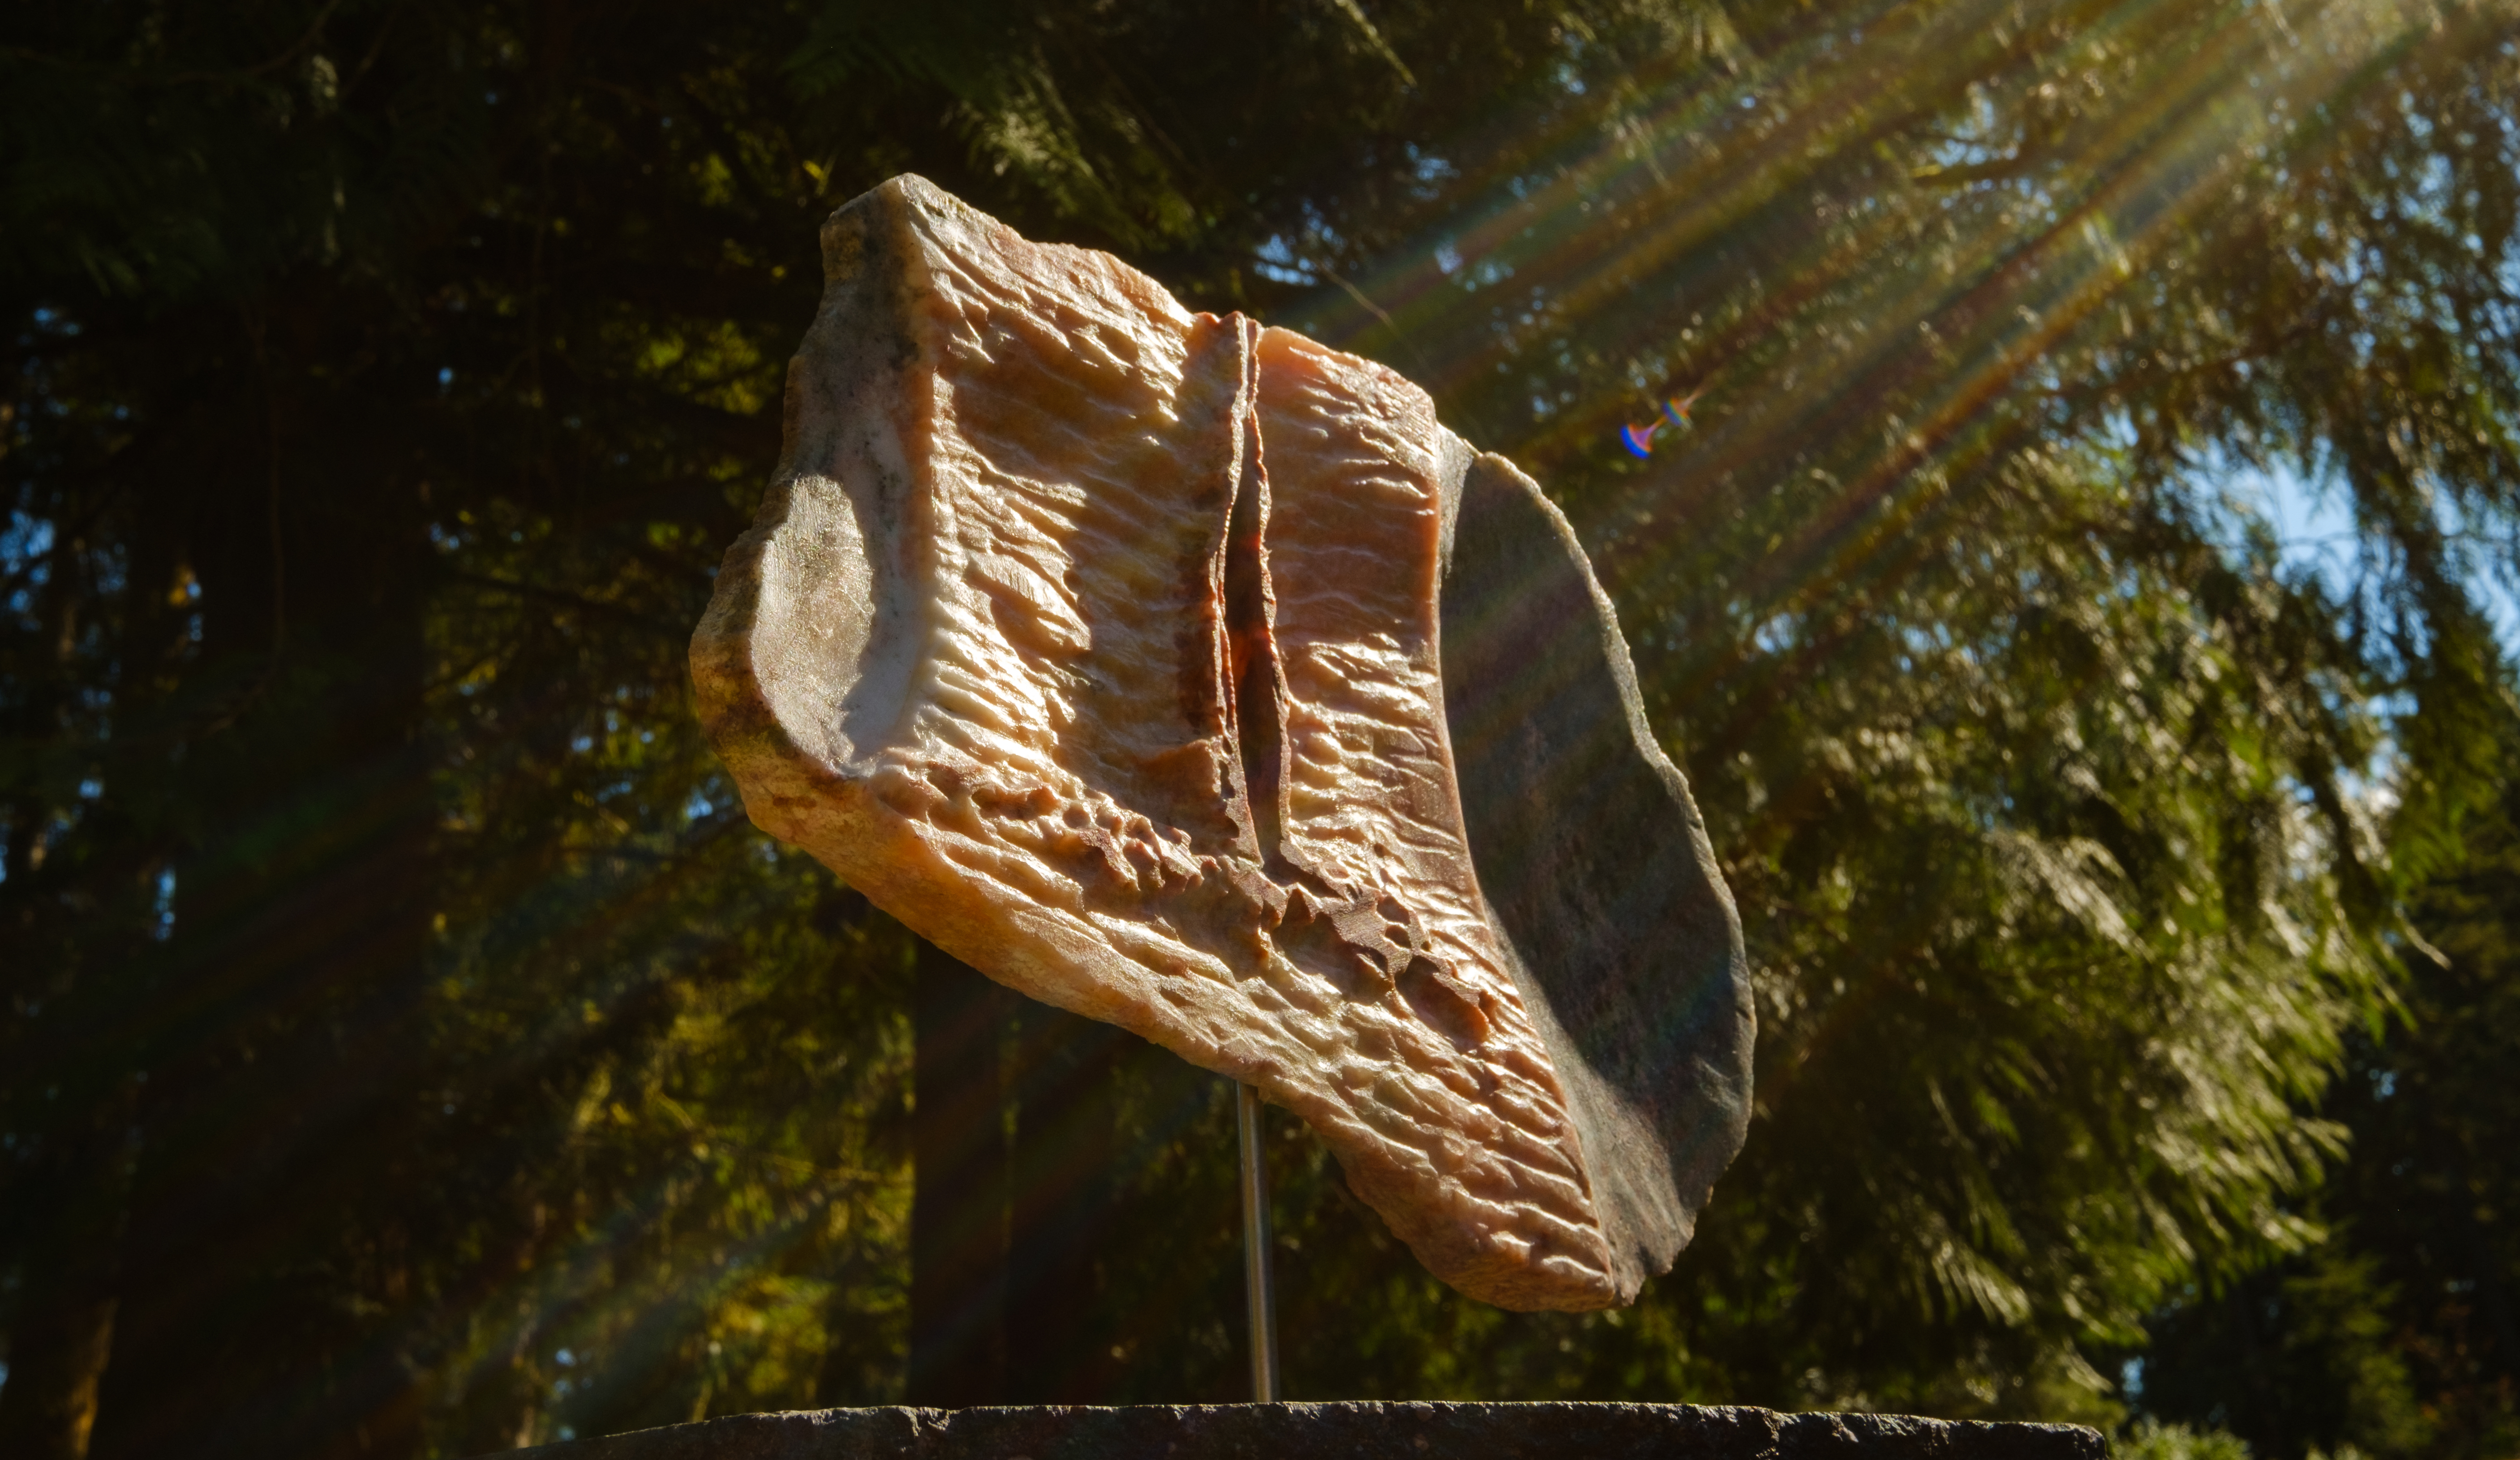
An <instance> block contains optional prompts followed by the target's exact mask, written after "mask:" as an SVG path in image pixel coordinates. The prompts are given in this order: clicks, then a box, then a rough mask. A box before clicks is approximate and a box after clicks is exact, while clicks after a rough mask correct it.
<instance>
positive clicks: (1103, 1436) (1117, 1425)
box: [509, 1402, 2109, 1460]
mask: <svg viewBox="0 0 2520 1460" xmlns="http://www.w3.org/2000/svg"><path fill="white" fill-rule="evenodd" d="M2108 1451H2109V1446H2108V1441H2107V1440H2106V1438H2105V1437H2102V1436H2101V1435H2100V1433H2099V1432H2098V1431H2096V1430H2092V1429H2087V1428H2085V1427H2083V1426H2080V1425H2036V1424H1990V1423H1982V1422H1977V1421H1963V1420H1931V1419H1919V1418H1914V1417H1912V1416H1907V1415H1885V1414H1779V1413H1777V1412H1776V1411H1773V1410H1766V1409H1747V1408H1733V1407H1708V1406H1698V1405H1688V1404H1586V1403H1532V1404H1456V1403H1439V1402H1416V1403H1379V1402H1341V1403H1322V1404H1212V1405H1154V1404H1148V1405H1132V1406H1126V1407H1117V1408H1095V1407H1086V1406H1066V1405H1038V1406H1006V1407H989V1408H973V1409H910V1408H904V1407H900V1406H891V1407H884V1408H874V1409H821V1410H802V1411H796V1412H792V1413H786V1414H746V1415H735V1416H730V1417H728V1418H725V1419H715V1420H704V1421H701V1422H699V1423H697V1424H690V1425H671V1426H667V1427H665V1428H662V1429H656V1430H641V1431H638V1432H635V1433H633V1434H629V1435H616V1436H612V1437H607V1438H602V1439H577V1440H567V1441H563V1442H562V1443H559V1444H550V1445H542V1446H539V1447H537V1448H534V1449H529V1450H518V1451H511V1452H509V1453H511V1454H513V1455H518V1456H531V1457H537V1460H1089V1457H1090V1460H1140V1457H1145V1460H1307V1457H1310V1456H1316V1455H1318V1456H1324V1457H1328V1456H1332V1455H1335V1456H1339V1457H1342V1460H1350V1457H1352V1460H1543V1457H1557V1456H1582V1457H1585V1460H1647V1457H1651V1460H1822V1457H1844V1460H2105V1457H2106V1456H2107V1454H2108Z"/></svg>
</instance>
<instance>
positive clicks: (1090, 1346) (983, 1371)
mask: <svg viewBox="0 0 2520 1460" xmlns="http://www.w3.org/2000/svg"><path fill="white" fill-rule="evenodd" d="M915 1000H916V1008H915V1022H916V1027H917V1037H918V1048H917V1051H916V1054H915V1055H914V1057H913V1073H912V1078H913V1082H914V1085H915V1092H914V1101H913V1111H912V1116H911V1143H912V1160H913V1162H914V1163H915V1165H916V1173H915V1177H914V1187H913V1192H912V1197H911V1216H910V1264H911V1276H910V1384H909V1389H908V1393H907V1398H908V1400H909V1402H911V1403H913V1404H935V1405H944V1406H963V1405H970V1404H1036V1403H1089V1402H1092V1401H1094V1400H1095V1399H1097V1398H1100V1397H1102V1396H1103V1395H1105V1394H1106V1393H1107V1392H1108V1391H1109V1387H1110V1379H1111V1372H1110V1363H1109V1360H1108V1358H1107V1353H1108V1349H1109V1340H1108V1335H1107V1332H1106V1329H1107V1325H1106V1324H1104V1323H1103V1322H1102V1316H1101V1314H1100V1313H1099V1311H1098V1308H1099V1304H1098V1297H1099V1294H1100V1291H1101V1284H1100V1281H1099V1277H1098V1263H1099V1259H1100V1258H1101V1256H1102V1252H1101V1248H1100V1239H1101V1237H1102V1233H1103V1232H1104V1231H1105V1230H1106V1229H1107V1228H1108V1227H1109V1225H1110V1213H1111V1204H1112V1199H1113V1182H1112V1178H1111V1164H1112V1155H1113V1152H1112V1146H1113V1130H1114V1127H1115V1102H1114V1097H1113V1088H1112V1087H1113V1079H1112V1076H1113V1073H1114V1071H1115V1068H1116V1066H1117V1063H1118V1058H1119V1054H1120V1051H1121V1049H1122V1047H1123V1044H1124V1043H1125V1042H1126V1041H1127V1039H1128V1036H1127V1035H1126V1034H1124V1033H1122V1032H1121V1031H1120V1030H1118V1029H1115V1028H1112V1027H1110V1026H1108V1025H1104V1024H1101V1023H1098V1022H1096V1021H1094V1020H1091V1019H1085V1018H1082V1017H1080V1016H1078V1015H1074V1014H1069V1013H1066V1012H1064V1011H1062V1010H1058V1009H1053V1008H1050V1007H1048V1006H1046V1005H1042V1004H1036V1003H1033V1002H1030V1001H1029V1000H1026V999H1024V998H1022V997H1020V996H1019V995H1016V994H1014V993H1012V992H1011V991H1009V990H1007V989H1005V988H1002V987H1000V986H999V985H998V984H996V983H993V982H991V981H989V980H987V979H986V978H983V977H982V976H981V975H980V974H978V973H976V972H974V971H973V970H972V969H971V968H970V967H969V966H968V965H967V964H964V963H961V962H959V961H957V960H956V959H954V958H953V957H951V956H950V955H948V954H946V953H944V952H942V951H940V950H938V949H937V948H936V947H934V946H933V945H931V944H922V945H921V948H920V954H919V973H918V984H917V993H916V995H915Z"/></svg>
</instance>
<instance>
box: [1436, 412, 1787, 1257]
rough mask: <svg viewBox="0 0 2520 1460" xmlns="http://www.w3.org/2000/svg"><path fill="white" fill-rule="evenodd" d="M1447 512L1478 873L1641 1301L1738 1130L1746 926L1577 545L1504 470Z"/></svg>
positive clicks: (1445, 631) (1449, 689)
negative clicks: (1644, 1286)
mask: <svg viewBox="0 0 2520 1460" xmlns="http://www.w3.org/2000/svg"><path fill="white" fill-rule="evenodd" d="M1454 491H1455V493H1456V500H1455V503H1454V504H1453V508H1452V513H1451V516H1452V519H1453V522H1452V531H1451V534H1450V535H1451V544H1450V552H1449V554H1448V561H1447V563H1446V567H1445V573H1444V584H1443V599H1442V611H1443V619H1442V649H1443V660H1444V717H1445V720H1446V723H1447V725H1448V727H1449V730H1450V733H1451V736H1452V741H1453V758H1454V765H1455V770H1456V774H1457V776H1458V777H1459V780H1460V785H1461V790H1462V810H1463V824H1464V825H1465V827H1466V828H1467V830H1468V833H1469V844H1470V855H1471V858H1472V860H1473V862H1474V863H1475V865H1476V866H1477V868H1478V876H1479V890H1480V891H1481V892H1482V893H1484V894H1485V896H1486V897H1487V900H1488V904H1489V906H1490V907H1491V908H1493V909H1494V911H1495V915H1496V919H1497V922H1498V924H1499V931H1500V932H1501V933H1502V934H1503V935H1504V936H1505V941H1506V943H1507V945H1508V950H1509V953H1510V957H1509V960H1508V963H1509V967H1510V969H1511V972H1512V975H1513V979H1514V981H1515V983H1516V984H1517V985H1518V987H1519V990H1520V992H1521V994H1522V999H1523V1004H1524V1005H1525V1007H1527V1008H1529V1009H1530V1010H1531V1013H1532V1019H1533V1022H1534V1024H1535V1025H1536V1026H1537V1027H1538V1029H1539V1033H1540V1036H1541V1038H1542V1040H1543V1041H1544V1042H1546V1043H1547V1044H1548V1046H1549V1058H1550V1062H1551V1063H1552V1064H1553V1065H1554V1066H1555V1067H1556V1070H1557V1074H1558V1078H1559V1079H1560V1080H1561V1081H1562V1082H1563V1083H1564V1085H1565V1087H1566V1095H1567V1103H1568V1106H1569V1108H1570V1110H1571V1112H1572V1114H1573V1115H1574V1118H1575V1124H1576V1128H1577V1130H1578V1132H1579V1134H1580V1137H1581V1139H1582V1141H1583V1143H1584V1166H1585V1171H1586V1173H1587V1175H1589V1176H1590V1178H1591V1180H1592V1185H1593V1194H1594V1199H1595V1201H1596V1203H1597V1205H1598V1209H1599V1211H1600V1216H1601V1223H1602V1230H1603V1233H1604V1235H1606V1236H1607V1237H1608V1238H1609V1239H1610V1245H1611V1250H1612V1251H1611V1257H1612V1260H1613V1261H1615V1262H1616V1263H1617V1264H1618V1271H1617V1274H1616V1275H1617V1277H1618V1280H1619V1287H1620V1291H1621V1292H1622V1293H1623V1294H1626V1295H1633V1294H1634V1293H1635V1292H1636V1290H1637V1288H1638V1287H1639V1286H1640V1284H1641V1283H1642V1282H1643V1279H1644V1278H1645V1277H1646V1276H1648V1275H1650V1274H1653V1273H1659V1272H1665V1271H1668V1270H1669V1269H1670V1267H1671V1262H1672V1257H1673V1255H1675V1254H1677V1253H1678V1252H1679V1251H1680V1250H1681V1248H1682V1247H1684V1246H1686V1245H1687V1243H1688V1239H1689V1237H1690V1235H1691V1234H1692V1232H1693V1231H1694V1230H1695V1227H1696V1223H1697V1213H1698V1211H1699V1209H1702V1208H1703V1207H1704V1206H1705V1205H1706V1198H1707V1194H1708V1192H1709V1190H1710V1189H1711V1188H1712V1187H1713V1186H1714V1184H1715V1178H1716V1177H1717V1176H1719V1175H1721V1174H1722V1173H1723V1171H1724V1168H1725V1166H1726V1165H1727V1164H1729V1163H1731V1162H1732V1160H1733V1154H1734V1153H1735V1152H1737V1151H1739V1150H1740V1149H1741V1139H1742V1135H1743V1133H1744V1131H1745V1130H1746V1128H1747V1126H1748V1124H1749V1118H1750V1044H1751V1038H1752V1035H1753V1032H1754V1022H1753V1016H1752V1013H1751V1006H1750V980H1749V971H1748V967H1747V964H1746V962H1745V960H1744V958H1743V955H1742V948H1741V925H1740V920H1739V918H1738V917H1736V916H1735V915H1734V913H1733V899H1732V897H1731V895H1730V894H1729V893H1727V892H1726V890H1725V888H1724V880H1723V875H1722V874H1721V873H1720V872H1719V871H1718V870H1717V868H1716V865H1715V851H1714V848H1713V847H1712V846H1711V845H1709V844H1708V842H1707V837H1706V828H1705V823H1704V822H1703V821H1702V820H1701V819H1700V818H1699V816H1698V813H1697V806H1696V803H1695V802H1694V801H1693V800H1692V799H1691V798H1690V797H1689V794H1688V782H1687V781H1686V780H1684V779H1683V778H1682V776H1681V773H1680V771H1679V769H1678V768H1677V767H1676V766H1674V765H1673V764H1672V763H1671V760H1670V758H1669V757H1668V756H1666V755H1665V754H1663V753H1662V748H1661V747H1660V746H1659V745H1658V744H1657V743H1656V742H1655V739H1654V734H1653V731H1652V729H1651V728H1650V727H1649V726H1648V725H1647V724H1646V721H1645V713H1644V705H1643V700H1642V698H1641V697H1640V696H1639V694H1638V691H1637V677H1636V670H1635V668H1634V666H1633V665H1632V664H1631V663H1630V662H1629V659H1628V646H1627V641H1626V640H1625V639H1623V638H1621V637H1620V635H1619V625H1618V622H1617V620H1616V618H1614V617H1613V616H1612V615H1611V611H1610V600H1609V597H1608V595H1606V594H1604V593H1603V592H1602V591H1601V588H1600V585H1599V584H1598V582H1597V581H1596V580H1595V578H1594V576H1593V570H1592V565H1591V564H1590V563H1588V562H1587V561H1586V560H1585V557H1584V550H1583V548H1582V547H1581V546H1580V545H1579V544H1578V543H1577V542H1576V540H1575V533H1574V530H1573V528H1571V527H1569V526H1568V525H1567V523H1566V519H1565V518H1564V517H1563V516H1561V515H1560V514H1559V513H1558V511H1557V509H1556V508H1555V507H1553V506H1552V505H1551V504H1550V501H1549V499H1548V498H1547V497H1545V496H1543V495H1542V494H1541V491H1540V488H1539V487H1538V486H1537V485H1535V484H1533V482H1532V480H1531V479H1530V478H1528V477H1525V476H1523V475H1522V473H1520V472H1519V471H1516V470H1515V469H1514V467H1513V465H1512V463H1510V462H1508V461H1507V460H1506V459H1505V458H1503V457H1501V456H1493V455H1489V456H1481V457H1479V458H1478V459H1477V460H1475V461H1473V462H1471V463H1470V464H1469V466H1468V468H1467V470H1466V471H1465V472H1464V473H1463V476H1462V478H1461V483H1460V485H1459V486H1458V487H1456V488H1454Z"/></svg>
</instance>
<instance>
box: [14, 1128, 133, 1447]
mask: <svg viewBox="0 0 2520 1460" xmlns="http://www.w3.org/2000/svg"><path fill="white" fill-rule="evenodd" d="M130 1121H131V1102H130V1099H129V1096H128V1091H127V1087H126V1089H125V1091H124V1093H122V1094H121V1095H119V1096H118V1097H114V1098H109V1099H108V1100H106V1101H105V1102H103V1104H102V1106H101V1107H100V1108H98V1110H97V1112H96V1114H95V1117H94V1118H92V1119H89V1120H87V1121H84V1122H82V1124H81V1126H80V1127H79V1128H76V1129H73V1130H70V1131H66V1132H63V1133H61V1135H59V1136H58V1137H56V1139H55V1142H54V1146H55V1153H54V1157H53V1159H52V1160H51V1161H48V1162H46V1163H44V1167H45V1168H44V1169H43V1171H42V1173H41V1179H40V1181H39V1182H33V1183H28V1185H27V1186H26V1187H22V1188H20V1190H19V1191H18V1192H16V1193H14V1194H13V1195H15V1196H16V1197H17V1199H18V1200H20V1201H22V1202H23V1203H24V1207H22V1209H21V1210H19V1211H18V1212H16V1213H13V1215H14V1216H16V1217H17V1218H18V1220H19V1221H20V1222H22V1223H23V1226H22V1239H21V1240H22V1253H23V1258H22V1264H21V1267H20V1276H19V1290H18V1302H17V1313H16V1315H15V1318H14V1320H13V1321H12V1322H11V1323H10V1325H9V1382H8V1383H7V1384H5V1385H0V1455H5V1456H9V1457H11V1460H18V1457H24V1460H84V1457H85V1456H86V1454H87V1450H88V1437H89V1436H90V1434H91V1433H92V1432H93V1431H94V1429H95V1426H96V1410H97V1390H98V1386H99V1384H100V1383H101V1382H102V1381H103V1380H104V1378H105V1371H106V1363H107V1360H108V1359H109V1358H110V1357H111V1356H112V1351H113V1316H114V1307H115V1302H114V1292H115V1286H116V1284H115V1273H114V1267H115V1263H116V1260H117V1257H118V1255H119V1254H118V1249H119V1245H120V1235H121V1230H122V1210H123V1201H124V1196H125V1187H126V1185H127V1175H128V1171H129V1157H128V1150H127V1144H128V1136H129V1129H130Z"/></svg>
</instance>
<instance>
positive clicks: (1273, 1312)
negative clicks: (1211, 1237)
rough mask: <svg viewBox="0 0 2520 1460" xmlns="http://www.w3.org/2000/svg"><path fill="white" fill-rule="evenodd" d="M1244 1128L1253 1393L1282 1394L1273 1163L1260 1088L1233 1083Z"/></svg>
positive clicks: (1273, 1398)
mask: <svg viewBox="0 0 2520 1460" xmlns="http://www.w3.org/2000/svg"><path fill="white" fill-rule="evenodd" d="M1234 1114H1235V1124H1236V1125H1237V1126H1238V1127H1239V1128H1240V1130H1241V1132H1242V1294H1243V1298H1244V1300H1245V1301H1246V1303H1247V1304H1248V1306H1249V1308H1250V1310H1251V1397H1252V1399H1253V1401H1254V1402H1256V1403H1261V1404H1274V1403H1276V1402H1277V1399H1278V1302H1277V1297H1276V1292H1275V1290H1274V1288H1273V1287H1272V1285H1271V1281H1270V1268H1269V1246H1270V1239H1269V1166H1268V1157H1267V1153H1266V1152H1265V1151H1263V1150H1262V1149H1261V1145H1260V1092H1259V1091H1257V1090H1254V1089H1252V1088H1251V1087H1250V1086H1249V1085H1244V1084H1237V1085H1236V1086H1235V1087H1234Z"/></svg>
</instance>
